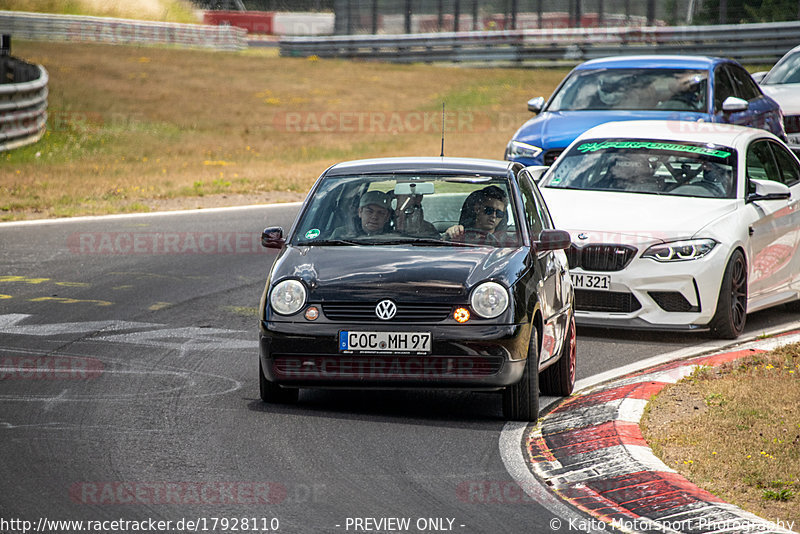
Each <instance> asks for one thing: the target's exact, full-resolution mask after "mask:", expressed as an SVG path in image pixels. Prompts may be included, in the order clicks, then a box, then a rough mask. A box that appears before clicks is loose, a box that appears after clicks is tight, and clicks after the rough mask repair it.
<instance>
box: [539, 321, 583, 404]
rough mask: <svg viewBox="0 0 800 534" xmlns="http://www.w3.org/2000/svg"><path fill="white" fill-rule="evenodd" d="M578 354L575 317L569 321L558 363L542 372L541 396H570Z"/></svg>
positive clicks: (573, 384)
mask: <svg viewBox="0 0 800 534" xmlns="http://www.w3.org/2000/svg"><path fill="white" fill-rule="evenodd" d="M577 353H578V342H577V336H576V334H575V315H572V316H571V317H570V319H569V326H568V327H567V335H566V336H565V337H564V345H563V346H562V347H561V355H560V356H559V357H558V361H557V362H556V363H554V364H553V365H551V366H550V367H548V368H547V369H545V370H544V371H542V376H541V378H540V379H539V380H540V381H541V383H542V394H543V395H553V396H556V397H566V396H568V395H571V394H572V390H573V388H574V387H575V364H576V360H577V359H576V356H577Z"/></svg>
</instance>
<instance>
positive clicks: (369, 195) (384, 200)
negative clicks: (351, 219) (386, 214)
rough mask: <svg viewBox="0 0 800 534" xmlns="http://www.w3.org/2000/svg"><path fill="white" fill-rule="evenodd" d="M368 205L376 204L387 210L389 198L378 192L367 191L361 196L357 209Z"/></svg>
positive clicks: (389, 202)
mask: <svg viewBox="0 0 800 534" xmlns="http://www.w3.org/2000/svg"><path fill="white" fill-rule="evenodd" d="M369 204H377V205H378V206H380V207H382V208H386V209H387V210H388V209H389V207H390V205H391V198H389V195H387V194H386V193H382V192H380V191H367V192H366V193H364V194H363V195H361V200H360V201H359V203H358V207H359V208H363V207H364V206H367V205H369Z"/></svg>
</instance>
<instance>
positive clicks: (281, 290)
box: [269, 280, 306, 315]
mask: <svg viewBox="0 0 800 534" xmlns="http://www.w3.org/2000/svg"><path fill="white" fill-rule="evenodd" d="M269 303H270V305H271V306H272V309H273V310H275V311H276V312H278V313H280V314H281V315H292V314H293V313H297V312H298V311H300V308H302V307H303V305H304V304H305V303H306V287H305V286H304V285H303V283H302V282H300V281H299V280H284V281H283V282H278V283H277V284H276V285H275V287H273V288H272V292H271V293H270V294H269Z"/></svg>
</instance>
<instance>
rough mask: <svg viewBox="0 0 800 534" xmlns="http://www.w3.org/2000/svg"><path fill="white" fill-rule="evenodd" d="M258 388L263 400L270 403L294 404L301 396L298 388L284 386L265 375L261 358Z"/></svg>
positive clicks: (259, 361)
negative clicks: (271, 380)
mask: <svg viewBox="0 0 800 534" xmlns="http://www.w3.org/2000/svg"><path fill="white" fill-rule="evenodd" d="M258 388H259V390H260V392H261V400H262V401H264V402H267V403H270V404H294V403H295V402H297V399H298V398H299V396H300V390H299V389H298V388H282V387H280V386H279V385H278V384H275V383H273V382H270V381H269V380H267V379H266V377H265V376H264V368H263V367H262V366H261V359H260V358H259V360H258Z"/></svg>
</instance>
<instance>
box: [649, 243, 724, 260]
mask: <svg viewBox="0 0 800 534" xmlns="http://www.w3.org/2000/svg"><path fill="white" fill-rule="evenodd" d="M716 245H717V242H716V241H714V240H713V239H687V240H685V241H672V242H671V243H659V244H658V245H653V246H652V247H650V248H648V249H647V250H645V251H644V254H642V257H643V258H651V259H654V260H656V261H660V262H668V261H687V260H696V259H697V258H702V257H703V256H705V255H706V254H708V253H709V252H711V249H713V248H714V247H715V246H716Z"/></svg>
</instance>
